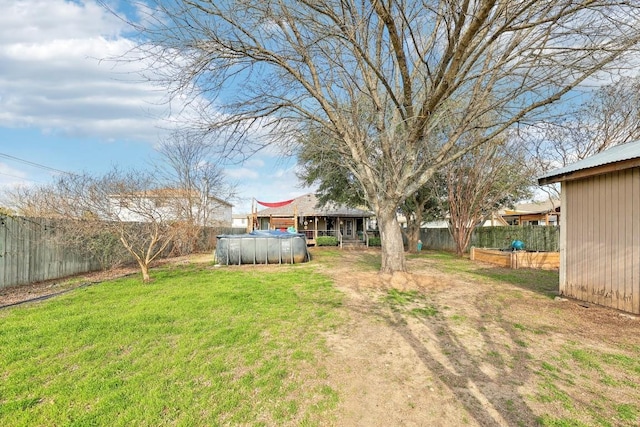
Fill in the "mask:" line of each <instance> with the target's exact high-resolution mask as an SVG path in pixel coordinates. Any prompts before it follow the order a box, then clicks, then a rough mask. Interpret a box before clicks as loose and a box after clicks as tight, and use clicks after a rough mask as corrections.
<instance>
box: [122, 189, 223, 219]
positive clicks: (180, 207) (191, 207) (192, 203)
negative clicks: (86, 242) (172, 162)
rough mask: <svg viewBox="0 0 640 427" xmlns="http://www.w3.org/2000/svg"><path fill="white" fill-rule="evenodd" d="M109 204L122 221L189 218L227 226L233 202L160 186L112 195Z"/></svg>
mask: <svg viewBox="0 0 640 427" xmlns="http://www.w3.org/2000/svg"><path fill="white" fill-rule="evenodd" d="M110 203H111V206H112V208H113V209H114V210H116V211H117V213H118V217H119V218H120V220H122V221H130V222H146V221H148V220H149V218H151V217H153V218H154V221H158V220H161V221H181V220H185V219H188V218H192V219H193V220H194V221H195V223H196V224H197V225H201V226H207V227H231V219H232V218H231V217H232V215H231V210H232V208H233V205H231V204H230V203H228V202H226V201H224V200H221V199H218V198H216V197H213V196H204V195H201V194H199V193H196V192H195V191H191V192H190V191H187V190H180V189H173V188H160V189H153V190H147V191H139V192H136V193H131V194H114V195H111V196H110Z"/></svg>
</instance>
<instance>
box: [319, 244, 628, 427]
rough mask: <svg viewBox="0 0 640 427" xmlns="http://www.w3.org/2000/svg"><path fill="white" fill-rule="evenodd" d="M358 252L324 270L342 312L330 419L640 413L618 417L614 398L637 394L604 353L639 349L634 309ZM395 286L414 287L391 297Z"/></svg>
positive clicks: (496, 422) (345, 422) (480, 420)
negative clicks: (372, 262) (587, 304)
mask: <svg viewBox="0 0 640 427" xmlns="http://www.w3.org/2000/svg"><path fill="white" fill-rule="evenodd" d="M360 257H362V253H356V252H347V251H345V252H344V254H343V256H341V257H339V258H336V259H335V261H334V262H332V265H331V268H330V269H328V270H327V273H328V274H330V275H331V276H332V277H333V278H334V279H335V283H336V285H337V287H338V288H339V289H340V290H341V291H342V292H343V293H344V294H345V309H346V310H347V312H348V319H349V320H348V324H347V325H346V326H345V327H344V328H342V329H341V330H339V331H337V332H336V333H332V334H330V335H328V337H327V341H328V344H329V348H330V356H329V357H328V359H327V360H326V363H327V371H328V373H329V381H330V383H331V384H332V385H333V386H334V387H336V388H337V389H338V390H340V396H341V406H340V408H339V415H338V417H337V419H338V420H339V422H338V423H336V425H341V426H373V425H402V426H460V425H469V426H534V425H541V424H544V423H545V420H547V421H548V422H549V423H552V422H553V420H565V421H567V424H566V425H592V422H593V419H594V417H595V418H597V417H598V416H599V415H598V414H595V415H594V414H593V413H590V411H593V412H596V411H598V410H600V411H602V413H603V414H602V418H604V419H606V421H607V423H609V424H607V423H605V424H604V425H630V426H631V425H637V423H638V422H640V418H632V417H630V418H629V419H627V420H626V421H625V420H624V419H621V418H617V417H618V414H617V413H616V412H615V410H614V409H615V408H616V407H620V405H625V404H630V405H631V407H633V408H634V410H636V408H637V410H640V407H637V406H635V404H636V403H637V402H638V401H640V392H639V391H638V390H637V388H634V385H633V384H631V383H629V382H628V380H629V378H627V383H625V378H624V377H625V375H627V374H628V371H627V372H626V373H625V372H624V370H623V371H622V372H618V371H616V370H615V369H612V370H611V371H608V372H606V368H607V366H606V365H605V362H604V361H603V360H606V357H608V356H607V355H609V356H611V357H618V356H619V357H620V358H622V360H628V359H624V358H626V357H629V358H636V359H637V357H638V353H640V347H639V346H638V338H637V337H638V336H640V335H639V334H640V321H639V320H638V319H637V318H636V317H634V316H628V315H624V314H621V313H618V312H616V311H613V310H608V309H605V308H600V307H591V308H584V307H582V306H580V305H578V304H577V303H575V302H572V301H566V300H564V301H563V300H555V299H553V298H550V297H549V296H548V295H542V294H540V293H536V292H533V291H529V290H526V289H522V288H519V287H517V286H513V285H510V284H506V283H496V282H491V281H487V280H481V279H475V278H473V277H470V276H469V275H456V274H452V273H443V272H442V271H440V270H438V269H437V268H436V266H437V264H436V263H434V262H433V260H428V259H420V258H418V259H412V260H410V261H409V268H410V271H411V272H412V274H401V275H393V276H389V275H387V276H385V275H379V274H378V273H376V272H375V271H364V272H363V271H361V270H359V269H355V268H353V266H354V265H356V264H357V263H358V259H359V258H360ZM482 268H486V266H482ZM390 290H397V291H399V292H401V293H403V294H402V295H416V294H417V295H418V296H419V297H418V298H416V300H415V301H410V302H408V303H407V304H404V305H403V304H399V305H398V304H396V305H394V304H390V303H388V301H387V299H388V296H389V292H390ZM612 355H613V356H612ZM600 356H602V358H601V359H598V358H599V357H600ZM582 357H584V358H586V359H589V358H592V359H593V360H586V361H585V360H581V358H582ZM598 360H600V361H598ZM639 367H640V364H639V365H638V366H637V367H636V368H631V369H630V370H631V373H632V374H633V372H634V371H633V369H636V370H637V369H638V368H639ZM637 379H638V376H636V378H635V379H634V380H633V381H635V380H637ZM633 381H632V382H633ZM603 396H606V397H604V398H603ZM574 402H577V403H574ZM592 402H595V403H592ZM604 408H608V409H604ZM569 421H575V422H579V423H583V424H569V423H568V422H569ZM557 425H565V424H557Z"/></svg>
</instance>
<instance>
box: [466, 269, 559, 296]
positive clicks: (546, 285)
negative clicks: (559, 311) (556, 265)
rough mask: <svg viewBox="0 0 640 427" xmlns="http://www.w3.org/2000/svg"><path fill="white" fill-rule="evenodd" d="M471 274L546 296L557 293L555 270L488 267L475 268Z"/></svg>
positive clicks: (557, 284)
mask: <svg viewBox="0 0 640 427" xmlns="http://www.w3.org/2000/svg"><path fill="white" fill-rule="evenodd" d="M469 262H473V261H469ZM473 274H475V275H478V276H481V277H485V278H488V279H491V280H495V281H498V282H505V283H508V284H510V285H513V286H517V287H519V288H523V289H527V290H529V291H532V292H535V293H537V294H540V295H544V296H546V297H548V298H553V297H555V296H556V295H558V286H559V280H560V279H559V273H558V272H557V271H547V270H535V269H530V268H525V269H519V270H513V269H510V268H500V267H489V268H480V269H478V270H475V271H474V272H473Z"/></svg>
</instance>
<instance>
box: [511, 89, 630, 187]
mask: <svg viewBox="0 0 640 427" xmlns="http://www.w3.org/2000/svg"><path fill="white" fill-rule="evenodd" d="M585 96H587V95H585ZM521 137H522V138H523V139H525V144H527V145H528V146H529V147H530V150H531V153H530V157H531V161H533V162H535V164H536V165H537V168H538V172H539V173H544V172H548V171H550V170H552V169H555V168H558V167H563V166H567V165H570V164H571V163H574V162H577V161H578V160H582V159H585V158H587V157H590V156H592V155H594V154H597V153H600V152H601V151H604V150H606V149H607V148H609V147H612V146H614V145H619V144H625V143H627V142H631V141H637V140H638V139H640V77H635V78H624V79H620V80H619V81H618V82H616V83H615V84H610V85H606V86H602V87H600V88H599V89H597V90H595V91H594V92H593V93H592V94H591V96H588V97H587V98H586V101H585V102H583V103H582V104H579V105H577V106H576V107H575V108H570V109H568V111H566V112H565V113H564V114H563V115H562V116H561V117H559V118H557V120H554V121H550V122H546V123H541V124H540V125H538V126H537V128H536V129H535V130H534V131H533V132H532V131H531V129H530V130H529V132H524V133H523V135H521ZM545 189H546V191H548V192H549V194H550V196H552V198H555V199H558V198H559V194H558V193H559V187H558V186H545Z"/></svg>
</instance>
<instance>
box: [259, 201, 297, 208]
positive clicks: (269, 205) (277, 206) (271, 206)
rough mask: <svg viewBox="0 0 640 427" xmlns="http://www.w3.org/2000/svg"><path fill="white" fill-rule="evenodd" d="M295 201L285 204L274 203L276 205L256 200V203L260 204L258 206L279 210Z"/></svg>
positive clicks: (285, 202)
mask: <svg viewBox="0 0 640 427" xmlns="http://www.w3.org/2000/svg"><path fill="white" fill-rule="evenodd" d="M294 200H295V199H291V200H285V201H284V202H274V203H268V202H261V201H260V200H256V202H258V204H260V205H262V206H266V207H268V208H279V207H281V206H287V205H288V204H289V203H291V202H293V201H294Z"/></svg>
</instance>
